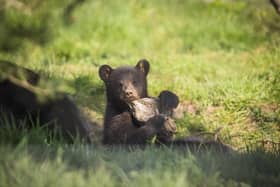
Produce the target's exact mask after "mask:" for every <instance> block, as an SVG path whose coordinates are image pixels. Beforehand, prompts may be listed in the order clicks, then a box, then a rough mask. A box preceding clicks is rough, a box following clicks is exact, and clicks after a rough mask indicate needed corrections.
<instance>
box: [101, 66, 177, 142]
mask: <svg viewBox="0 0 280 187" xmlns="http://www.w3.org/2000/svg"><path fill="white" fill-rule="evenodd" d="M149 69H150V65H149V62H148V61H147V60H140V61H139V62H138V63H137V65H136V66H135V67H131V66H122V67H118V68H116V69H113V68H111V67H110V66H108V65H103V66H101V67H100V69H99V76H100V78H101V79H102V80H103V81H104V83H105V86H106V96H107V105H106V112H105V119H104V139H103V142H104V143H105V144H146V143H147V142H148V141H149V140H151V139H152V138H153V137H155V136H157V137H160V138H161V139H164V140H163V141H166V140H167V139H170V138H172V135H173V133H174V129H172V128H171V129H170V128H168V127H172V126H174V127H175V128H176V126H175V124H174V125H172V124H171V123H172V120H170V119H169V118H167V117H164V116H163V115H156V116H154V117H153V118H151V119H149V120H148V121H147V122H145V124H144V125H139V124H138V122H137V121H136V120H135V119H134V118H133V116H132V115H131V113H130V112H129V106H128V104H127V103H129V102H130V101H133V100H136V99H140V98H145V97H149V96H148V92H147V78H146V77H147V75H148V73H149ZM163 93H165V92H162V93H161V94H160V96H161V97H162V95H163ZM170 93H171V92H168V94H170ZM174 95H175V94H174ZM177 102H178V101H177ZM165 104H166V105H170V103H168V101H166V103H165ZM177 104H178V103H177ZM177 104H176V106H177ZM171 106H172V104H171ZM176 106H175V107H176Z"/></svg>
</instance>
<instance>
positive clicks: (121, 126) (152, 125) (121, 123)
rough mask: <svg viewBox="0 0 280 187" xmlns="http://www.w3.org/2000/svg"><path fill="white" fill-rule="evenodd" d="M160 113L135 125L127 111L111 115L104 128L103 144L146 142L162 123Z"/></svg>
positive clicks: (158, 130) (159, 129)
mask: <svg viewBox="0 0 280 187" xmlns="http://www.w3.org/2000/svg"><path fill="white" fill-rule="evenodd" d="M164 121H165V118H164V117H163V116H161V115H158V116H154V117H153V118H151V119H149V120H148V121H147V122H146V124H145V125H143V126H141V127H137V126H136V125H135V124H134V123H133V119H132V116H131V114H130V113H129V112H123V113H121V114H118V115H115V116H114V117H112V118H111V119H110V120H109V121H108V124H107V125H106V126H107V128H106V129H105V132H104V134H105V136H104V143H105V144H146V143H147V142H149V140H151V139H152V138H153V137H155V136H156V135H157V133H159V132H160V131H161V129H162V126H163V125H164Z"/></svg>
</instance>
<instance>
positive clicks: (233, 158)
mask: <svg viewBox="0 0 280 187" xmlns="http://www.w3.org/2000/svg"><path fill="white" fill-rule="evenodd" d="M0 153H1V155H2V156H1V157H2V160H5V165H6V166H9V168H10V170H9V171H10V172H12V173H14V174H15V175H17V173H20V171H21V170H22V169H24V170H29V169H30V168H29V167H38V166H40V165H42V164H44V166H46V167H39V168H41V169H44V168H48V169H49V170H47V171H45V170H44V172H45V173H49V174H51V173H52V172H55V171H56V170H53V168H56V167H59V168H60V170H59V176H61V177H62V178H61V179H60V180H62V181H63V178H64V175H65V174H67V172H69V171H71V172H74V173H78V172H81V171H85V172H86V173H87V174H88V175H93V176H94V173H96V172H98V171H102V173H103V175H102V177H101V178H100V179H99V181H100V182H101V181H103V180H106V178H108V177H109V178H110V179H111V182H112V184H114V185H113V186H116V185H117V186H118V185H121V184H124V183H125V184H127V186H133V184H134V183H138V182H139V181H138V180H137V177H136V175H134V174H137V176H138V177H140V178H143V177H147V176H146V174H148V175H149V179H152V180H153V181H154V184H162V182H161V181H162V180H163V179H164V177H171V176H173V177H172V179H174V183H176V181H177V180H179V179H181V177H184V178H185V179H186V181H184V182H185V183H188V184H189V183H190V184H192V185H191V186H245V185H244V184H247V185H250V186H279V184H280V177H279V172H280V152H279V151H278V152H273V153H272V152H266V151H263V150H251V151H247V152H244V153H235V154H224V153H217V152H211V151H207V152H203V153H201V152H200V153H190V152H188V151H187V150H178V149H170V148H166V147H161V148H159V147H154V146H148V147H146V148H145V149H127V148H123V147H113V148H112V147H111V148H108V147H103V146H99V147H98V146H87V145H86V146H85V145H76V146H71V147H69V146H68V147H67V146H59V147H49V148H46V147H41V146H30V147H28V148H26V147H21V148H18V149H16V150H15V149H13V148H12V147H9V146H6V147H3V146H2V147H0ZM22 159H28V160H29V162H28V163H29V164H30V165H27V166H25V167H26V168H24V164H21V167H20V168H18V167H16V165H17V164H20V163H22V162H21V160H22ZM0 161H1V160H0ZM34 165H35V166H34ZM0 167H1V165H0ZM3 171H4V173H3V175H1V176H2V177H3V176H6V178H5V179H6V180H12V178H11V176H9V175H7V174H6V172H8V171H5V170H3ZM93 171H94V172H93ZM92 172H93V173H92ZM20 174H22V175H26V174H27V173H20ZM28 175H30V174H28ZM40 175H42V174H40V172H39V173H37V174H34V176H33V177H34V179H35V178H36V177H38V176H40ZM88 175H86V176H88ZM163 176H164V177H163ZM22 177H24V176H22ZM29 177H32V175H30V176H29ZM162 177H163V178H162ZM79 180H81V179H79ZM83 180H85V179H83ZM12 181H13V180H12ZM213 181H214V184H213ZM39 182H40V181H39ZM181 182H182V181H181ZM185 183H183V184H185ZM138 184H139V183H138ZM241 184H243V185H241ZM162 185H164V186H169V185H168V184H167V183H166V184H162ZM179 186H182V183H181V185H179Z"/></svg>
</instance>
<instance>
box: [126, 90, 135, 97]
mask: <svg viewBox="0 0 280 187" xmlns="http://www.w3.org/2000/svg"><path fill="white" fill-rule="evenodd" d="M125 95H126V96H127V97H130V96H132V95H133V93H132V91H130V90H127V91H126V92H125Z"/></svg>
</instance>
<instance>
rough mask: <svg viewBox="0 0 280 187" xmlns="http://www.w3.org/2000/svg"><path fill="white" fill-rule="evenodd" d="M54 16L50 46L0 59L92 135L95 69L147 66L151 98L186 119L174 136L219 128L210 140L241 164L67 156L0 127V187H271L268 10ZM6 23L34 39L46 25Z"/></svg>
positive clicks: (166, 7) (276, 88) (97, 8)
mask: <svg viewBox="0 0 280 187" xmlns="http://www.w3.org/2000/svg"><path fill="white" fill-rule="evenodd" d="M50 2H52V1H50ZM62 2H64V1H62ZM52 3H54V2H52ZM50 4H51V3H50ZM62 4H63V3H61V4H59V5H58V6H57V7H56V6H54V5H53V4H51V5H49V6H51V7H52V9H53V11H50V12H49V14H50V16H49V17H48V18H49V21H48V22H47V24H48V25H49V28H48V29H50V31H52V32H51V36H50V38H48V39H51V40H49V41H48V42H47V43H46V42H43V44H40V43H38V41H37V39H36V38H35V39H34V38H33V39H32V38H31V39H30V38H28V37H25V38H24V40H22V42H21V45H20V46H19V48H18V49H17V50H16V51H2V52H0V58H1V59H9V60H12V61H14V62H16V63H18V64H20V65H23V66H26V67H28V68H31V69H33V70H35V71H39V72H41V73H43V74H45V75H47V76H48V77H49V79H50V80H52V81H51V83H50V84H49V85H47V86H50V87H52V86H54V87H56V89H58V90H62V91H65V92H67V93H69V94H70V95H71V96H72V97H73V98H74V100H75V101H76V102H77V104H78V105H79V107H80V108H81V109H82V110H83V111H84V112H85V113H86V114H87V115H88V117H89V118H90V119H91V120H92V121H94V122H98V123H99V124H101V123H102V119H103V114H104V107H105V96H104V86H103V83H102V81H101V80H100V79H99V77H98V68H99V66H100V65H102V64H109V65H111V66H113V67H117V66H119V65H125V64H129V65H134V64H136V62H137V61H138V60H139V59H141V58H146V59H148V60H149V61H150V63H151V72H150V74H149V76H148V85H149V92H150V95H152V96H156V95H158V94H159V93H160V91H161V90H164V89H170V90H172V91H174V92H175V93H177V94H178V95H179V97H180V99H181V101H182V102H185V103H192V106H194V107H195V108H196V112H195V113H191V112H186V113H185V116H184V118H183V119H180V120H177V125H178V129H179V133H178V136H186V135H193V134H196V133H203V132H214V131H215V130H216V129H217V128H219V127H222V129H221V131H220V133H219V137H220V139H221V140H222V141H224V142H225V143H228V144H230V145H232V146H233V147H234V148H235V149H236V150H240V151H241V152H242V153H240V154H234V155H228V154H226V155H223V154H217V153H212V152H209V153H205V154H194V155H193V154H190V153H188V152H186V151H184V150H181V151H180V150H175V151H173V150H170V149H167V148H162V149H157V148H155V147H149V148H147V149H145V150H142V149H133V150H129V149H126V148H104V147H102V146H101V145H100V139H99V138H96V142H95V143H94V145H92V146H86V145H79V143H78V142H77V143H76V145H67V144H65V143H64V142H63V141H61V140H56V139H54V138H53V137H49V136H48V135H47V134H46V133H45V132H44V129H41V128H38V127H37V128H34V130H33V131H31V132H28V131H17V130H16V129H14V128H13V127H11V128H9V126H13V125H12V122H10V121H9V120H8V121H7V120H4V121H3V120H2V121H0V122H1V124H3V123H4V124H6V125H5V127H6V128H2V129H0V135H1V137H0V155H1V156H0V186H62V185H64V186H71V185H72V186H89V185H93V186H94V185H95V186H238V183H244V185H245V183H246V184H247V185H249V186H278V185H279V184H280V176H279V173H280V170H279V168H280V167H279V163H280V162H279V158H280V157H279V151H278V150H279V144H278V145H277V144H274V143H273V142H276V143H277V142H280V61H279V59H280V45H279V44H280V40H279V26H278V23H279V21H280V17H279V16H277V15H276V14H275V13H274V12H273V9H272V7H271V6H270V5H269V4H268V3H266V2H264V1H261V0H259V1H258V2H257V3H253V2H252V1H249V0H248V1H230V0H228V1H226V0H214V1H206V0H205V1H203V0H190V1H180V0H176V1H167V0H164V1H160V0H153V1H124V0H116V1H114V0H111V1H106V2H103V1H87V2H85V3H84V4H82V5H81V6H80V7H78V8H77V9H76V10H75V12H74V14H73V23H72V24H71V25H65V24H63V23H62V21H61V19H60V17H61V10H62V9H61V6H62ZM46 6H47V5H46ZM45 8H46V7H45ZM36 11H38V12H36ZM8 14H9V15H8V18H9V19H8V18H7V19H8V20H9V22H11V23H15V24H14V25H17V24H19V23H22V22H23V20H26V19H27V20H29V21H30V22H28V21H27V22H23V23H25V25H24V28H28V27H31V28H33V27H34V28H35V30H34V32H35V31H36V32H37V31H38V32H39V33H40V24H39V23H37V21H36V20H37V17H36V16H39V15H41V14H42V15H45V13H44V11H43V10H41V9H40V10H34V15H33V17H32V14H31V15H28V16H21V13H19V12H18V11H15V10H11V12H8ZM47 15H48V14H47ZM38 20H39V18H38ZM42 20H43V21H44V19H42ZM42 20H41V21H42ZM1 28H2V27H0V33H1V32H2V30H1ZM43 28H45V27H43ZM26 30H28V29H26ZM45 34H46V33H45V32H43V33H42V35H43V36H45ZM15 40H16V44H18V43H17V42H19V39H18V38H15ZM3 41H4V40H3ZM8 41H9V40H8ZM10 41H11V42H13V41H14V39H11V40H10ZM5 42H7V38H6V40H5ZM1 45H2V44H1ZM11 46H13V45H11ZM35 124H36V123H35ZM35 126H36V125H35ZM7 128H8V129H7ZM96 134H97V137H100V131H97V133H96ZM266 140H268V141H267V142H268V143H264V141H266ZM269 142H270V143H269ZM271 142H272V143H271ZM35 145H36V146H35ZM274 146H276V147H274ZM277 146H278V148H277ZM259 147H262V150H261V151H260V150H258V148H259ZM239 186H242V185H239Z"/></svg>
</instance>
